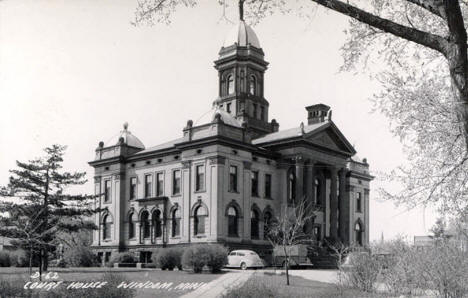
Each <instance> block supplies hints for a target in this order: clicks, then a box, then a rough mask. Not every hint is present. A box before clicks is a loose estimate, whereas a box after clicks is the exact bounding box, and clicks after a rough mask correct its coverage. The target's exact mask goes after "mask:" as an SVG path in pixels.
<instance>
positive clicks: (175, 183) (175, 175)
mask: <svg viewBox="0 0 468 298" xmlns="http://www.w3.org/2000/svg"><path fill="white" fill-rule="evenodd" d="M172 194H173V195H178V194H180V170H176V171H174V172H172Z"/></svg>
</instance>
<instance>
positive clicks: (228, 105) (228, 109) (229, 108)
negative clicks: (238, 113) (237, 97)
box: [226, 103, 231, 113]
mask: <svg viewBox="0 0 468 298" xmlns="http://www.w3.org/2000/svg"><path fill="white" fill-rule="evenodd" d="M226 112H228V113H231V104H230V103H227V104H226Z"/></svg>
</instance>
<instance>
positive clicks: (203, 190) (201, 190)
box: [194, 189, 206, 193]
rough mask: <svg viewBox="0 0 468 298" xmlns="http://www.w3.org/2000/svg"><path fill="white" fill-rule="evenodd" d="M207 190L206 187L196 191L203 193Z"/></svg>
mask: <svg viewBox="0 0 468 298" xmlns="http://www.w3.org/2000/svg"><path fill="white" fill-rule="evenodd" d="M203 192H206V189H200V190H195V191H194V193H203Z"/></svg>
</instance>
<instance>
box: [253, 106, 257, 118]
mask: <svg viewBox="0 0 468 298" xmlns="http://www.w3.org/2000/svg"><path fill="white" fill-rule="evenodd" d="M253 117H254V118H257V104H256V103H254V104H253Z"/></svg>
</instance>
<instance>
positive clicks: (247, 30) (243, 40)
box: [223, 20, 261, 49]
mask: <svg viewBox="0 0 468 298" xmlns="http://www.w3.org/2000/svg"><path fill="white" fill-rule="evenodd" d="M233 45H236V46H240V47H247V46H249V45H250V46H253V47H256V48H258V49H260V48H261V46H260V42H259V41H258V37H257V34H255V32H254V31H253V29H252V28H251V27H250V26H249V25H247V24H246V23H245V21H244V20H240V21H239V24H237V25H236V26H234V27H233V28H232V29H231V31H230V32H229V34H228V35H227V36H226V39H225V40H224V44H223V48H227V47H229V46H233Z"/></svg>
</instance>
